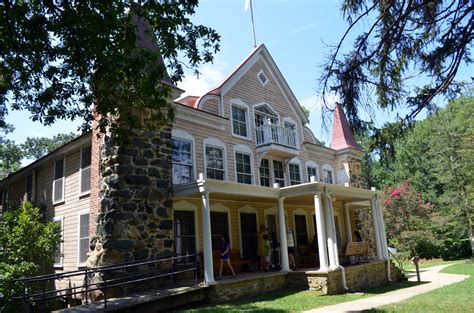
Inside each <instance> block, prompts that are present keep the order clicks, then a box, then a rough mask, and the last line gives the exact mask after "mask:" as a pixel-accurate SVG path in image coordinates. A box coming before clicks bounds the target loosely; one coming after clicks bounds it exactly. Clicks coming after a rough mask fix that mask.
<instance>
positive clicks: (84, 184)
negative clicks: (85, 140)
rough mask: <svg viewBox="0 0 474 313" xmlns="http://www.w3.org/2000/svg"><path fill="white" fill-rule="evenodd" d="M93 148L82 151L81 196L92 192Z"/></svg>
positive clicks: (89, 147)
mask: <svg viewBox="0 0 474 313" xmlns="http://www.w3.org/2000/svg"><path fill="white" fill-rule="evenodd" d="M91 151H92V147H91V146H88V147H86V148H82V149H81V170H80V172H81V190H80V195H84V194H87V193H89V192H90V190H91V153H92V152H91Z"/></svg>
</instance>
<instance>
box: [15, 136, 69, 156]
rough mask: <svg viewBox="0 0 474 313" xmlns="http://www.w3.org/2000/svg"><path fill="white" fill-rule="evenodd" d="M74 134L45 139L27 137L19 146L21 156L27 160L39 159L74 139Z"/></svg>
mask: <svg viewBox="0 0 474 313" xmlns="http://www.w3.org/2000/svg"><path fill="white" fill-rule="evenodd" d="M76 137H77V135H76V134H74V133H69V134H57V135H54V136H53V137H52V138H47V137H27V138H26V140H25V142H24V143H23V144H21V145H20V147H21V149H22V150H23V154H24V156H25V157H26V158H28V159H34V160H36V159H39V158H41V157H43V156H45V155H46V154H48V153H50V152H52V151H53V150H55V149H57V148H59V147H60V146H62V145H64V144H66V143H68V142H69V141H71V140H73V139H74V138H76Z"/></svg>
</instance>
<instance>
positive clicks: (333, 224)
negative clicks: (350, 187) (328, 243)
mask: <svg viewBox="0 0 474 313" xmlns="http://www.w3.org/2000/svg"><path fill="white" fill-rule="evenodd" d="M328 197H329V207H330V208H331V216H332V218H331V223H332V238H333V245H334V263H335V265H336V267H339V250H338V248H337V236H336V221H335V220H334V205H333V201H332V196H331V195H328Z"/></svg>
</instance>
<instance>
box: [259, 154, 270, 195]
mask: <svg viewBox="0 0 474 313" xmlns="http://www.w3.org/2000/svg"><path fill="white" fill-rule="evenodd" d="M263 160H267V161H268V175H269V176H268V177H265V178H268V180H269V181H270V186H264V185H262V180H261V179H262V172H261V171H260V168H261V164H262V161H263ZM272 162H273V161H272V159H271V158H266V157H265V158H262V159H261V160H260V162H259V163H258V184H259V185H260V186H262V187H270V188H272V187H273V179H272V165H271V164H272Z"/></svg>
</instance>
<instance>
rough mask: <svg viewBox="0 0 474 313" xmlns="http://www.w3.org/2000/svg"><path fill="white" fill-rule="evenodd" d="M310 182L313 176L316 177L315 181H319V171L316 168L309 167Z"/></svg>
mask: <svg viewBox="0 0 474 313" xmlns="http://www.w3.org/2000/svg"><path fill="white" fill-rule="evenodd" d="M307 170H308V181H311V176H314V179H315V180H316V181H318V169H317V168H316V167H312V166H308V167H307Z"/></svg>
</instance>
